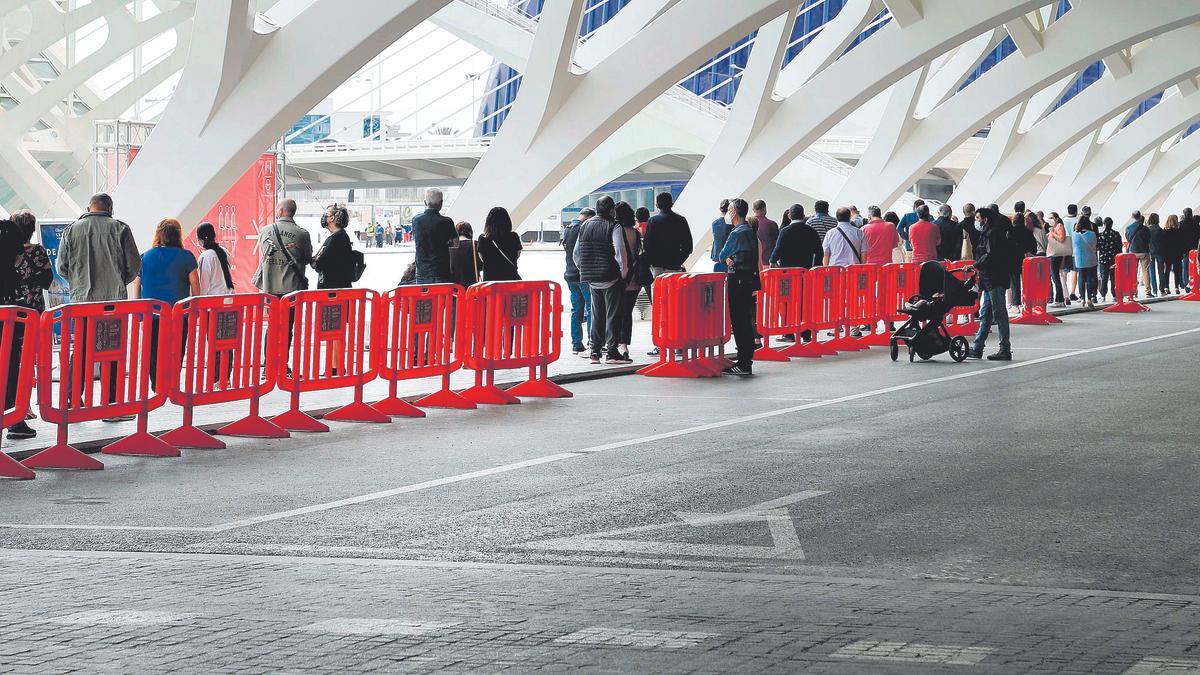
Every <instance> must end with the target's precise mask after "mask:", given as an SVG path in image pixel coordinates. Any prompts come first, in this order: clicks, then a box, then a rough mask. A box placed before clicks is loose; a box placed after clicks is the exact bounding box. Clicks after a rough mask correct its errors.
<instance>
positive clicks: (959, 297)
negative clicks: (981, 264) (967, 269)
mask: <svg viewBox="0 0 1200 675" xmlns="http://www.w3.org/2000/svg"><path fill="white" fill-rule="evenodd" d="M973 285H974V284H970V285H968V284H967V283H966V282H964V281H963V280H961V279H959V278H958V277H956V276H955V275H954V274H952V273H950V272H947V271H946V268H945V267H942V264H941V263H939V262H932V261H931V262H927V263H924V264H922V265H921V279H920V283H919V288H918V291H919V292H920V294H921V297H922V298H930V299H932V298H933V296H934V295H937V294H938V293H942V294H945V296H946V304H948V305H950V306H951V307H965V306H969V305H974V304H975V300H976V299H977V298H978V297H979V296H977V295H976V294H975V293H973V292H972V291H971V286H973Z"/></svg>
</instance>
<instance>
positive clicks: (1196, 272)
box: [1179, 251, 1200, 302]
mask: <svg viewBox="0 0 1200 675" xmlns="http://www.w3.org/2000/svg"><path fill="white" fill-rule="evenodd" d="M1187 264H1188V285H1190V286H1191V287H1192V290H1191V291H1189V292H1188V294H1187V295H1183V296H1181V297H1180V298H1179V299H1180V300H1187V301H1188V302H1200V263H1198V262H1197V261H1196V252H1195V251H1192V252H1191V253H1189V254H1188V263H1187Z"/></svg>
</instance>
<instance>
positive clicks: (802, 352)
mask: <svg viewBox="0 0 1200 675" xmlns="http://www.w3.org/2000/svg"><path fill="white" fill-rule="evenodd" d="M783 353H784V354H787V355H788V356H791V357H795V358H799V359H819V358H821V357H822V356H837V350H836V349H832V348H830V347H829V346H828V345H827V344H823V343H820V342H817V341H816V340H813V341H812V342H805V343H800V342H797V343H796V344H794V345H792V346H791V347H788V348H787V349H785V350H783Z"/></svg>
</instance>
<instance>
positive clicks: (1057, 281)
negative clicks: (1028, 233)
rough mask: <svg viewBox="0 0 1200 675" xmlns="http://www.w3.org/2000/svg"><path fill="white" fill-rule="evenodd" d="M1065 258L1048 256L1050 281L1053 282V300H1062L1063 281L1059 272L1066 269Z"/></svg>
mask: <svg viewBox="0 0 1200 675" xmlns="http://www.w3.org/2000/svg"><path fill="white" fill-rule="evenodd" d="M1066 261H1067V259H1066V258H1065V257H1063V256H1060V255H1056V256H1051V257H1050V281H1051V282H1053V283H1054V301H1055V302H1063V301H1064V297H1063V283H1062V275H1061V273H1062V272H1063V271H1064V270H1066V265H1065V264H1064V263H1066Z"/></svg>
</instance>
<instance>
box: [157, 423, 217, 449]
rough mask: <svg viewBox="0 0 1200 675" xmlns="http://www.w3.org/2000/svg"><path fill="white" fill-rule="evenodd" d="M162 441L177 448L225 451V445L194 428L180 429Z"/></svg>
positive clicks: (170, 433) (163, 436)
mask: <svg viewBox="0 0 1200 675" xmlns="http://www.w3.org/2000/svg"><path fill="white" fill-rule="evenodd" d="M162 440H164V441H166V442H167V443H170V444H171V445H173V446H175V447H177V448H189V449H193V450H224V449H225V447H226V446H225V443H224V442H223V441H221V440H218V439H216V438H213V437H212V436H210V435H208V434H206V433H205V432H203V431H201V430H200V429H198V428H196V427H192V426H187V427H179V428H178V429H176V430H174V431H168V432H167V433H165V434H163V435H162Z"/></svg>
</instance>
